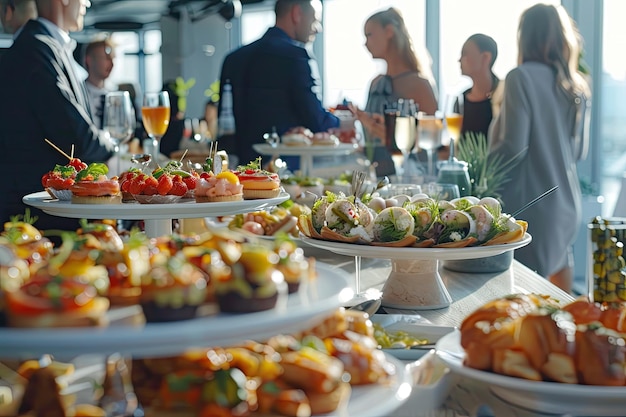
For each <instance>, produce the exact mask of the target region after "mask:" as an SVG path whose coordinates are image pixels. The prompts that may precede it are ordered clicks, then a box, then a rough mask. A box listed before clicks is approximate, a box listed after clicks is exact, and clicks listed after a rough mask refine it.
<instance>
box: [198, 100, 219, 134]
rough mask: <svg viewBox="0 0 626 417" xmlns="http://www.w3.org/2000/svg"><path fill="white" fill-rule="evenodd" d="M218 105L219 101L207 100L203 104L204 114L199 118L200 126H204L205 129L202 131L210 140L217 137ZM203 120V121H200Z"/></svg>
mask: <svg viewBox="0 0 626 417" xmlns="http://www.w3.org/2000/svg"><path fill="white" fill-rule="evenodd" d="M218 107H219V102H215V101H213V100H208V101H207V102H206V105H205V106H204V115H203V117H202V119H201V120H200V123H201V124H202V126H201V128H202V127H204V126H205V124H206V127H204V129H205V130H206V131H205V132H204V134H205V136H206V137H208V138H209V139H211V140H215V139H217V110H218ZM202 122H204V123H202Z"/></svg>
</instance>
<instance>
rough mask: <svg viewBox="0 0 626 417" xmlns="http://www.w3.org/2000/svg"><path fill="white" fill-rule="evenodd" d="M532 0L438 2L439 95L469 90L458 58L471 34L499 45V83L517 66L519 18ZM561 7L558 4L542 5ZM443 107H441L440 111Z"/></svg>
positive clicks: (533, 1) (558, 2)
mask: <svg viewBox="0 0 626 417" xmlns="http://www.w3.org/2000/svg"><path fill="white" fill-rule="evenodd" d="M536 3H538V2H537V1H535V0H518V1H514V2H503V1H500V0H472V1H452V0H442V1H441V2H440V4H441V6H440V7H441V8H440V22H441V30H440V33H441V43H440V45H441V46H440V49H441V51H440V78H439V84H440V85H439V92H440V94H441V97H442V100H445V98H444V97H445V96H446V94H451V95H456V94H460V93H461V92H462V91H464V90H465V89H466V88H467V87H468V82H471V81H466V80H464V79H463V78H465V77H462V76H461V68H460V66H459V58H460V56H461V48H462V47H463V43H464V42H465V40H466V39H467V38H468V37H470V36H471V35H472V34H474V33H484V34H485V35H489V36H491V37H492V38H493V39H494V40H495V41H496V43H497V44H498V58H497V59H496V62H495V64H494V73H495V74H496V75H497V76H498V77H499V78H501V79H504V78H505V77H506V74H507V73H508V72H509V71H510V70H511V69H513V68H514V67H515V66H516V65H517V26H518V22H519V17H520V15H521V14H522V12H523V11H524V10H526V9H527V8H528V7H530V6H532V5H533V4H536ZM543 3H550V4H560V1H554V0H552V1H543ZM442 105H443V103H440V107H441V106H442Z"/></svg>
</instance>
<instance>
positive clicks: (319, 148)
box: [252, 143, 358, 177]
mask: <svg viewBox="0 0 626 417" xmlns="http://www.w3.org/2000/svg"><path fill="white" fill-rule="evenodd" d="M252 148H253V149H254V150H255V151H257V152H259V153H260V154H262V155H270V156H272V157H274V158H276V157H278V156H279V155H284V156H299V157H300V171H302V175H303V176H305V177H308V176H310V175H311V171H312V170H313V157H314V156H337V155H350V154H352V153H354V152H355V151H356V150H357V148H358V146H357V145H356V144H351V143H340V144H338V145H336V146H330V145H329V146H325V145H315V146H312V145H309V146H287V145H280V144H279V145H277V146H271V145H269V144H266V143H258V144H255V145H252Z"/></svg>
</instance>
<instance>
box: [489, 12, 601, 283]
mask: <svg viewBox="0 0 626 417" xmlns="http://www.w3.org/2000/svg"><path fill="white" fill-rule="evenodd" d="M518 43H519V65H518V67H517V68H515V69H513V70H512V71H511V72H509V74H508V75H507V77H506V82H505V92H504V102H503V105H502V109H501V113H500V115H499V117H498V118H497V119H496V121H495V122H494V124H493V126H492V128H491V131H490V133H491V135H490V137H491V146H492V150H493V152H495V153H497V154H500V155H503V156H504V159H505V160H506V159H508V158H511V157H513V156H515V155H519V156H518V157H517V158H516V159H515V166H514V168H513V170H512V172H511V174H510V176H511V178H513V179H514V182H511V184H512V185H511V186H508V187H506V188H505V189H504V190H503V192H502V200H503V203H504V207H505V210H507V211H509V212H511V211H514V210H516V209H518V208H519V207H521V206H523V205H524V204H525V203H527V202H528V201H530V200H532V199H533V198H534V197H536V196H537V195H539V194H541V193H542V192H544V191H546V190H547V189H549V188H551V187H553V186H555V185H557V186H558V187H559V188H558V190H557V192H555V193H554V194H552V195H551V196H549V197H547V198H546V199H545V200H543V201H541V202H539V203H537V204H535V205H533V206H532V207H530V208H529V209H527V210H526V211H524V214H523V218H524V219H525V220H527V221H528V224H529V232H530V233H531V234H532V235H533V241H532V243H531V244H530V245H528V246H527V247H525V248H523V249H518V250H516V251H515V258H516V259H518V260H519V261H521V262H522V263H524V264H525V265H526V266H528V267H530V268H531V269H533V270H536V271H537V272H538V273H539V274H540V275H543V276H545V277H548V278H549V279H550V281H551V282H552V283H554V284H556V285H558V286H559V287H561V288H562V289H564V290H565V291H569V292H571V289H572V281H573V272H572V271H573V268H572V266H573V257H572V250H571V246H572V244H573V242H574V240H575V237H576V234H577V230H578V226H579V225H580V223H581V191H580V184H579V179H578V174H577V171H576V162H577V161H578V160H580V159H583V158H584V157H585V156H586V151H587V143H588V136H587V129H586V126H587V125H588V124H587V123H586V118H587V114H588V112H587V107H588V97H589V87H588V85H587V83H586V81H585V79H584V78H583V77H582V75H581V74H580V73H579V72H578V59H579V56H580V48H581V38H580V34H579V33H578V31H577V29H576V27H575V24H574V22H573V21H572V20H571V19H570V17H569V16H568V15H567V13H566V12H565V10H564V9H563V8H562V7H561V6H553V5H546V4H536V5H534V6H532V7H530V8H529V9H527V10H526V11H524V13H523V14H522V16H521V18H520V22H519V29H518Z"/></svg>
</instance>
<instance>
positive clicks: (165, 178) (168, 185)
mask: <svg viewBox="0 0 626 417" xmlns="http://www.w3.org/2000/svg"><path fill="white" fill-rule="evenodd" d="M173 185H174V184H173V181H172V177H171V176H170V175H168V174H163V175H161V176H160V177H159V185H158V186H157V190H158V191H159V194H161V195H166V194H168V193H169V192H170V190H171V189H172V187H173Z"/></svg>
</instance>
